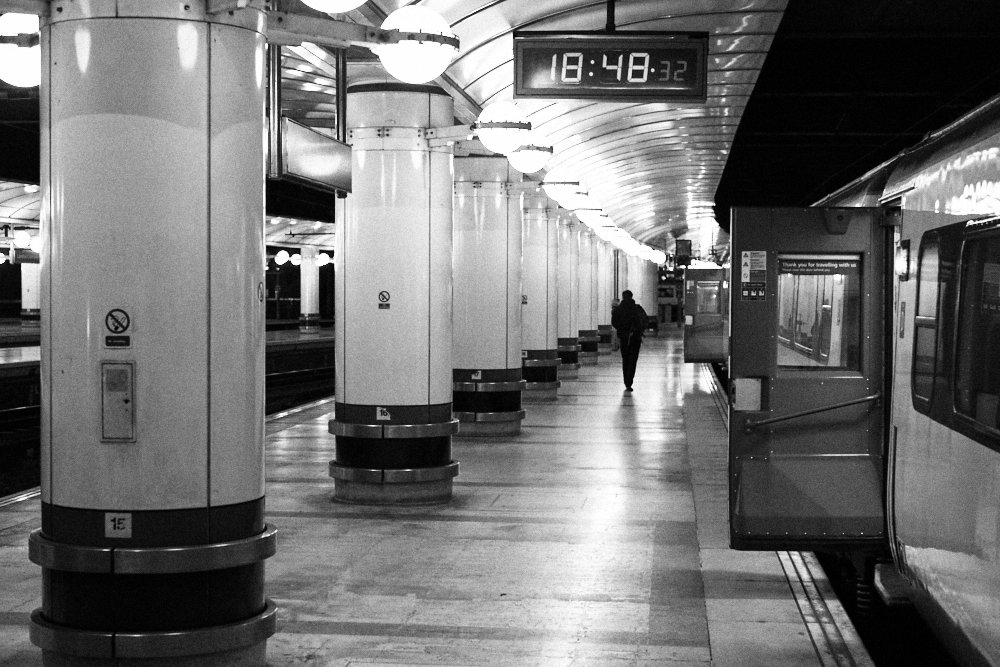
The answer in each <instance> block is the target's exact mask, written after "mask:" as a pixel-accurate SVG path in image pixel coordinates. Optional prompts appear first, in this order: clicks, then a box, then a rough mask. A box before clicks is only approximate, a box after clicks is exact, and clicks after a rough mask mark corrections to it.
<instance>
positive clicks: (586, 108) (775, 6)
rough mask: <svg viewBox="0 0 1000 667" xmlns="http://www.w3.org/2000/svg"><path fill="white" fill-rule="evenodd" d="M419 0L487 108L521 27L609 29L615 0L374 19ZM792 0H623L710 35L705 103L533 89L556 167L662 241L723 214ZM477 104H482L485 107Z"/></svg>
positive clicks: (467, 92) (621, 18) (509, 83)
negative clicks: (729, 178)
mask: <svg viewBox="0 0 1000 667" xmlns="http://www.w3.org/2000/svg"><path fill="white" fill-rule="evenodd" d="M409 4H419V5H421V6H424V7H428V8H430V9H432V10H434V11H436V12H438V13H439V14H441V15H442V16H444V18H445V19H446V20H447V21H448V22H449V24H450V25H451V26H452V29H453V30H454V31H455V33H456V34H457V35H458V36H459V39H460V40H461V44H462V45H461V49H460V54H459V56H458V58H457V59H456V60H455V62H454V63H453V64H452V65H451V67H449V69H448V70H447V71H446V72H445V75H444V77H443V79H442V82H443V83H444V84H445V88H446V89H448V87H449V86H452V87H454V89H456V90H458V91H460V92H461V94H462V95H463V96H464V97H465V98H466V100H471V101H472V102H473V104H474V106H475V107H478V108H481V107H483V106H485V105H487V104H489V103H491V102H493V101H497V100H509V99H511V97H512V89H513V77H514V69H513V33H514V31H515V30H565V31H588V30H603V29H604V28H605V27H606V23H607V17H608V13H607V6H608V3H607V2H606V1H605V0H597V1H594V0H589V1H588V0H475V1H470V0H424V1H421V2H404V1H401V0H372V1H370V2H369V3H367V9H366V12H365V16H366V17H367V18H368V19H369V21H372V22H374V20H375V19H377V18H378V17H380V16H384V15H386V14H388V13H389V12H391V11H393V10H394V9H396V8H398V7H400V6H402V5H409ZM785 5H786V0H673V1H669V2H667V1H664V0H634V1H626V0H619V1H618V2H617V3H616V7H615V23H616V27H617V29H619V30H660V31H691V32H706V33H708V34H709V57H708V77H707V78H708V99H707V101H706V102H705V103H673V104H670V103H651V104H621V103H594V102H591V101H583V100H561V101H545V100H541V101H539V100H530V101H526V100H522V101H520V102H519V106H521V107H522V108H523V109H525V111H526V112H527V114H528V117H529V119H530V120H531V121H532V124H533V125H534V127H535V128H536V129H538V130H539V131H540V132H541V133H542V134H543V135H545V136H546V137H547V138H548V139H549V141H551V142H552V143H553V145H554V154H553V158H552V160H551V161H550V163H549V165H548V174H549V177H550V178H553V179H555V180H579V181H580V182H581V183H583V184H584V186H585V187H586V188H587V189H588V190H589V192H590V193H591V194H592V196H593V197H594V198H595V199H596V200H597V201H598V203H599V204H600V205H601V207H602V208H603V209H604V210H605V211H606V212H607V213H608V214H609V215H610V216H611V218H612V219H613V220H614V221H615V223H616V224H618V225H619V226H620V227H622V228H624V229H626V230H627V231H629V232H630V233H632V234H633V235H634V236H636V237H640V236H641V237H642V239H643V240H645V241H647V242H652V243H654V244H656V245H663V244H665V243H666V242H667V241H668V240H669V239H670V238H671V237H673V236H677V235H684V234H692V235H696V234H697V232H698V230H699V228H700V227H701V226H702V225H703V224H704V225H712V224H714V218H713V214H712V209H711V204H712V202H713V197H714V193H715V188H716V187H717V185H718V182H719V179H720V177H721V174H722V172H723V169H724V167H725V163H726V159H727V156H728V153H729V148H730V146H731V144H732V140H733V136H734V135H735V132H736V128H737V126H738V124H739V121H740V117H741V115H742V112H743V109H744V108H745V106H746V104H747V100H748V99H749V97H750V95H751V94H752V92H753V87H754V84H755V82H756V80H757V75H758V74H759V72H760V69H761V67H762V66H763V64H764V61H765V58H766V56H767V52H768V49H769V47H770V44H771V41H772V39H773V37H774V34H775V32H776V30H777V28H778V25H779V23H780V21H781V18H782V14H783V12H784V9H785ZM478 108H476V109H474V111H475V112H477V113H478Z"/></svg>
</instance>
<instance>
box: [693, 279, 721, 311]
mask: <svg viewBox="0 0 1000 667" xmlns="http://www.w3.org/2000/svg"><path fill="white" fill-rule="evenodd" d="M695 291H696V294H697V300H698V312H699V313H710V314H716V315H717V314H718V313H719V312H720V311H719V306H720V301H719V283H718V281H715V280H711V281H705V280H699V281H698V282H697V284H696V285H695Z"/></svg>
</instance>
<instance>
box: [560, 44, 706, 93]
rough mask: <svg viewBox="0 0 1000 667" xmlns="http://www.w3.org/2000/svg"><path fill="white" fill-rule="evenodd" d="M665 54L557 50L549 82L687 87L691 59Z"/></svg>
mask: <svg viewBox="0 0 1000 667" xmlns="http://www.w3.org/2000/svg"><path fill="white" fill-rule="evenodd" d="M664 55H666V54H663V53H650V52H649V51H603V52H600V53H597V52H590V53H587V52H584V51H562V52H553V53H552V55H551V59H550V63H549V81H548V83H549V84H550V85H551V84H556V85H559V84H570V85H572V84H579V83H588V84H599V85H602V84H603V85H611V86H619V85H622V84H626V85H627V84H630V83H644V84H649V83H653V84H654V85H656V84H660V85H664V86H665V87H670V88H676V87H684V86H685V85H686V84H688V81H689V79H688V75H689V61H688V60H687V59H686V58H671V57H667V58H663V57H662V56H664ZM670 55H676V54H670Z"/></svg>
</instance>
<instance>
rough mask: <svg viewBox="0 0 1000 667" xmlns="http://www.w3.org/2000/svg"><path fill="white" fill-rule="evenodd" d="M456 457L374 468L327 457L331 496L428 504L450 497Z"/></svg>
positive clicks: (375, 502)
mask: <svg viewBox="0 0 1000 667" xmlns="http://www.w3.org/2000/svg"><path fill="white" fill-rule="evenodd" d="M457 475H458V461H452V462H451V463H449V464H447V465H443V466H437V467H433V468H408V469H399V470H376V469H370V468H350V467H348V466H343V465H340V464H339V463H337V462H336V461H330V477H332V478H333V483H334V485H333V489H334V491H333V499H334V500H336V501H339V502H344V503H355V504H360V505H428V504H439V503H446V502H448V501H450V500H451V493H452V482H453V480H454V478H455V477H456V476H457Z"/></svg>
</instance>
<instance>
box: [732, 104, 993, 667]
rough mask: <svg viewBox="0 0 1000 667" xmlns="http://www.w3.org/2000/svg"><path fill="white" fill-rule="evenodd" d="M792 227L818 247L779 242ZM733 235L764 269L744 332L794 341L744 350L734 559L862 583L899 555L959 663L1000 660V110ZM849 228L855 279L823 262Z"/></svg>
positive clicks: (747, 218)
mask: <svg viewBox="0 0 1000 667" xmlns="http://www.w3.org/2000/svg"><path fill="white" fill-rule="evenodd" d="M852 210H853V211H857V213H856V214H854V215H852V214H851V213H850V211H852ZM793 217H794V218H795V219H796V224H797V225H801V224H804V223H807V222H808V223H809V224H812V225H813V229H814V235H813V236H809V237H806V236H803V238H802V239H800V240H799V241H797V242H799V243H800V244H811V247H812V249H813V250H817V249H818V250H819V252H818V254H815V255H814V256H811V257H807V256H805V255H796V254H795V253H793V252H790V251H789V248H788V247H785V246H782V245H781V244H782V243H785V244H787V243H789V241H788V240H787V238H785V236H787V235H785V236H782V234H781V233H780V232H779V231H775V230H779V229H785V228H782V227H780V226H781V225H782V224H786V225H787V224H788V220H790V219H791V218H793ZM810 221H811V222H810ZM790 228H793V229H794V226H792V227H790ZM859 228H860V229H859ZM866 229H867V232H866ZM732 234H733V256H734V261H735V260H738V259H739V257H740V256H741V254H742V256H743V258H744V259H747V258H748V257H749V258H750V259H753V257H752V255H753V253H761V256H760V258H759V262H760V266H761V267H763V271H762V272H761V275H753V276H752V275H750V273H749V271H744V273H743V275H740V276H737V275H736V274H735V271H734V278H733V280H734V283H733V290H732V302H731V310H732V315H733V323H734V324H733V327H734V331H735V330H736V329H735V327H737V326H740V323H741V322H742V323H744V324H746V323H747V322H749V321H751V320H750V319H748V318H749V315H748V313H752V312H756V313H768V317H769V318H770V319H771V320H774V321H773V322H771V323H770V326H772V327H773V332H772V333H771V336H772V337H773V339H774V340H775V341H776V342H775V344H774V347H775V348H776V349H775V352H774V353H773V354H772V355H771V356H772V357H773V359H772V363H771V365H772V366H773V367H774V368H775V369H776V370H774V371H773V372H772V371H765V370H761V369H762V368H763V366H761V363H760V362H759V358H760V357H761V356H762V355H761V353H762V351H765V350H766V351H767V353H768V354H771V353H770V351H769V350H767V346H766V345H765V344H764V343H761V342H758V344H750V345H748V344H746V342H740V341H738V340H737V339H735V338H734V340H733V350H732V357H731V359H730V368H731V371H732V378H733V383H734V389H733V395H732V400H733V403H734V405H733V407H732V412H731V427H732V428H731V431H732V432H731V440H730V473H731V475H730V477H731V486H730V507H731V523H732V527H731V536H732V537H731V542H732V544H733V546H734V547H736V548H743V549H759V548H802V547H803V546H804V545H808V546H811V547H813V548H816V549H817V550H825V551H832V552H840V553H841V554H842V555H843V554H845V553H846V554H847V555H846V556H845V558H846V559H847V560H853V561H854V562H855V563H859V562H861V563H864V564H863V565H859V566H858V569H859V570H863V571H862V572H860V573H859V574H862V576H863V575H864V570H866V571H868V572H871V571H873V570H875V569H876V568H874V567H873V565H874V562H875V561H876V560H879V559H880V555H879V551H880V548H884V549H885V550H886V551H887V552H889V553H891V556H892V560H893V563H894V565H895V572H896V573H898V575H900V576H901V577H902V580H903V581H904V582H905V584H906V585H907V593H908V595H909V597H910V599H911V600H912V601H913V602H914V603H915V605H916V607H917V608H918V610H919V611H920V612H921V613H922V614H923V615H924V616H925V617H927V618H928V619H929V620H930V622H931V625H932V626H933V627H934V628H935V631H936V632H938V634H940V635H941V636H942V638H944V639H945V641H946V642H947V643H948V644H949V646H950V647H951V649H952V650H953V652H954V653H955V655H956V656H957V657H958V658H959V659H961V660H962V661H963V662H964V663H967V664H1000V97H997V98H994V99H993V100H991V101H990V102H988V103H986V104H984V105H983V106H981V107H980V108H978V109H976V110H975V111H973V112H971V113H969V114H967V115H966V116H964V117H963V118H961V119H959V120H958V121H956V122H954V123H952V124H951V125H949V126H947V127H945V128H943V129H941V130H939V131H937V132H935V133H932V134H931V135H929V136H928V137H927V138H925V140H924V141H923V142H921V143H920V144H918V145H917V146H915V147H913V148H912V149H910V150H908V151H905V152H903V153H902V154H900V155H898V156H897V157H895V158H893V159H892V160H889V161H887V162H886V163H884V164H882V165H880V166H879V167H877V168H875V169H873V170H871V171H870V172H868V173H867V174H865V175H864V176H863V177H861V178H859V179H858V180H856V181H854V182H852V183H850V184H848V185H847V186H845V187H843V188H841V189H840V190H838V191H837V192H835V193H833V194H831V195H829V196H827V197H825V198H824V199H823V200H821V201H819V202H817V204H816V207H815V208H813V209H806V210H799V211H797V212H796V211H790V210H781V209H774V210H770V211H753V210H742V211H741V210H739V209H737V210H735V211H734V215H733V228H732ZM851 234H854V235H855V236H857V237H858V238H859V239H860V241H858V243H860V245H858V246H857V247H856V248H850V252H849V253H848V254H847V255H845V256H844V257H845V258H847V257H854V258H856V261H857V267H856V269H855V268H851V267H848V269H847V270H846V272H845V271H842V270H840V269H838V270H836V271H833V270H831V271H825V270H820V269H819V268H816V267H817V266H818V265H820V264H822V263H824V262H827V263H830V262H833V261H835V260H836V259H837V255H836V253H835V252H834V250H832V249H840V250H841V251H843V249H844V248H845V247H847V246H848V245H850V244H849V242H848V239H849V237H850V236H851ZM866 234H867V236H866ZM748 239H749V240H748ZM768 239H771V241H770V242H772V243H773V244H774V246H775V247H773V248H770V247H765V246H766V242H767V240H768ZM755 243H756V244H757V246H754V245H753V244H755ZM845 244H847V245H845ZM757 247H759V249H750V248H757ZM765 256H766V257H765ZM880 258H881V259H882V261H881V262H880V261H879V260H880ZM765 259H766V262H765ZM806 260H810V261H812V264H811V265H810V264H809V262H808V261H806ZM852 261H854V260H852ZM855 270H856V272H857V275H858V276H860V283H857V281H855V282H856V283H857V285H859V286H860V290H858V289H855V292H854V293H851V291H850V289H851V288H850V281H851V275H850V274H852V273H854V272H855ZM771 273H773V274H774V275H773V276H772V275H771ZM755 280H756V282H755ZM880 281H881V285H882V286H881V287H880ZM755 287H759V288H760V292H759V293H760V296H754V295H755V294H756V292H755V290H754V288H755ZM880 292H881V293H880ZM748 295H749V296H748ZM768 299H770V300H771V301H773V302H775V303H774V304H773V305H770V306H767V308H765V307H764V304H765V303H767V301H768ZM852 300H853V301H855V302H857V304H860V303H861V302H865V303H868V304H877V306H878V307H877V308H870V307H868V306H859V305H857V304H852ZM754 309H756V310H754ZM851 313H855V314H857V316H858V318H859V319H858V320H857V321H856V322H851V321H850V317H851V315H850V314H851ZM766 326H767V325H764V324H762V325H761V327H760V328H761V329H765V328H766ZM859 334H860V335H859ZM761 335H762V336H763V337H762V338H761V341H767V340H768V338H767V336H766V335H765V334H761ZM852 348H853V351H852ZM852 355H857V356H856V358H855V357H852ZM763 356H765V357H766V356H767V355H766V354H765V355H763ZM873 361H875V362H876V363H875V364H872V363H871V362H873ZM765 366H766V364H765ZM767 373H771V375H770V376H767ZM852 382H853V383H854V389H852V390H851V391H848V392H846V393H844V392H841V393H840V394H837V391H838V390H837V389H836V387H838V386H842V385H845V384H849V383H852ZM793 383H794V386H795V387H796V388H797V389H798V391H797V392H793V393H788V394H781V395H782V396H785V397H786V398H783V399H782V400H780V401H779V400H776V395H777V394H780V392H781V391H782V387H783V386H784V385H791V384H793ZM748 387H749V389H748ZM864 393H867V394H868V395H866V396H862V395H861V394H864ZM748 396H749V399H748ZM741 401H742V403H743V404H742V405H741ZM803 403H808V405H805V407H806V408H807V409H803V410H798V411H796V410H795V406H796V405H798V406H800V407H801V406H802V404H803ZM852 429H853V430H852ZM830 433H836V434H838V435H837V437H836V438H826V437H825V436H826V435H829V434H830ZM873 434H874V436H876V437H873ZM866 439H867V441H868V444H867V445H866V444H864V442H865V441H866ZM789 443H792V444H789ZM851 443H854V445H852V444H851ZM789 461H791V462H792V463H789ZM847 461H854V462H855V464H854V465H853V466H852V465H849V464H848V463H847ZM762 470H764V471H766V472H761V471H762ZM765 482H766V483H765ZM883 516H884V520H883V519H882V517H883ZM883 521H884V523H882V525H881V527H880V526H879V523H880V522H883ZM879 545H882V547H880V546H879ZM880 567H882V566H880ZM883 572H884V570H883ZM889 574H892V573H891V572H890V573H889ZM876 583H881V581H877V582H876Z"/></svg>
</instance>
